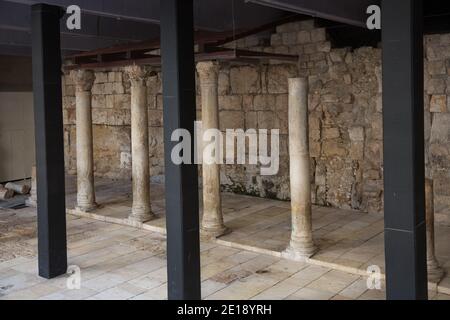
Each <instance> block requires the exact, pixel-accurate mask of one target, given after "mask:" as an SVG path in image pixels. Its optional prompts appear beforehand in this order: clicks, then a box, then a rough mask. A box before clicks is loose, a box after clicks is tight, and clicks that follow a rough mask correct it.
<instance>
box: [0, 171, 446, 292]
mask: <svg viewBox="0 0 450 320" xmlns="http://www.w3.org/2000/svg"><path fill="white" fill-rule="evenodd" d="M106 182H109V183H108V184H107V183H106ZM72 183H73V182H71V181H70V179H69V181H68V188H67V190H68V193H69V196H68V206H70V205H71V203H73V191H74V188H73V186H72ZM103 183H104V184H102V182H101V181H99V186H98V188H97V194H98V201H99V203H102V204H103V208H102V209H100V210H99V211H97V212H96V213H95V215H98V216H97V220H96V219H92V218H90V217H79V216H74V215H68V222H67V225H68V230H67V232H68V250H69V252H68V254H69V264H70V265H76V266H78V267H79V268H80V269H81V289H80V290H69V289H68V288H67V280H68V276H61V277H59V278H57V279H53V280H44V279H41V278H39V277H38V276H37V260H36V243H37V241H36V211H35V209H32V208H25V209H19V210H11V209H1V210H0V299H165V298H166V297H167V283H166V279H167V278H166V257H165V255H166V252H165V236H164V233H163V232H161V229H162V228H163V227H164V225H163V223H162V221H163V220H164V219H158V220H155V221H154V222H153V225H151V224H150V225H145V226H138V227H142V228H141V229H137V228H135V227H130V226H126V225H124V224H125V222H124V221H123V217H122V216H123V212H125V211H126V210H129V202H130V200H129V185H128V187H127V186H126V185H127V184H126V183H123V182H121V181H115V182H113V181H106V180H103ZM112 190H113V191H112ZM153 191H154V192H153V197H154V198H155V200H154V202H153V204H154V209H155V212H156V213H158V214H159V215H161V216H162V215H163V211H164V204H163V200H162V199H161V198H162V194H163V190H162V189H161V187H158V186H154V188H153ZM115 193H116V194H115ZM119 193H120V194H119ZM122 193H123V194H122ZM114 194H115V195H114ZM119 195H122V196H121V197H119ZM267 201H269V202H270V203H272V204H273V205H271V206H268V202H267ZM275 203H276V204H277V205H275ZM224 208H225V212H226V215H225V217H226V221H227V223H228V224H229V225H230V226H232V227H233V228H235V232H234V235H233V234H230V235H229V236H227V237H235V239H226V238H227V237H224V238H223V239H220V240H218V241H216V242H202V245H201V264H202V296H203V298H205V299H269V300H270V299H294V300H300V299H319V300H322V299H339V300H341V299H384V298H385V294H384V291H383V290H368V289H367V285H366V282H367V280H366V278H365V277H364V276H361V275H359V274H356V273H354V272H345V271H343V270H339V269H336V268H331V267H327V266H324V265H319V264H318V263H314V262H313V261H308V262H296V261H290V260H286V259H282V258H280V257H279V256H277V254H276V252H279V250H281V249H280V248H282V243H281V242H279V241H282V240H283V239H286V238H282V236H281V233H286V234H288V233H289V231H288V228H289V227H288V226H287V227H286V226H285V225H283V227H282V229H283V230H284V231H283V232H280V235H279V236H280V239H279V240H277V239H276V236H275V234H276V233H277V231H274V230H278V228H275V227H274V226H275V225H278V224H283V223H284V222H283V221H284V220H285V218H282V217H283V216H285V215H286V214H287V212H288V208H289V206H288V203H283V202H278V201H275V202H272V201H270V200H264V199H257V198H250V197H241V196H234V195H227V194H225V195H224ZM105 212H108V213H109V214H105ZM321 212H322V211H321V210H319V208H316V209H315V211H314V215H315V217H316V218H315V230H316V232H315V233H316V237H317V236H318V237H319V238H317V240H318V243H319V245H320V246H321V252H328V250H327V249H324V248H327V247H326V246H324V243H325V244H328V243H332V242H333V241H334V240H333V238H330V240H329V241H330V242H320V241H319V239H321V238H324V237H323V236H322V235H321V232H320V230H326V228H327V226H328V228H329V232H325V231H322V233H323V234H331V236H330V237H333V234H335V235H342V231H340V232H335V231H336V230H339V229H340V228H342V225H340V226H338V227H336V224H340V223H341V221H342V220H345V219H344V218H345V217H347V216H346V215H345V214H344V212H341V211H335V212H337V213H335V214H337V216H336V218H333V219H332V218H326V217H327V216H328V215H327V214H326V213H327V212H326V211H325V210H323V212H322V213H321ZM340 212H341V213H340ZM100 213H104V215H100ZM347 214H349V213H347ZM352 214H353V213H352ZM362 216H363V217H366V215H362ZM320 217H322V218H320ZM98 219H100V220H103V221H100V220H98ZM317 219H318V220H317ZM323 219H325V220H326V219H328V223H325V222H324V221H325V220H323ZM371 219H373V218H371ZM371 219H369V220H370V221H368V222H367V223H369V225H370V224H376V223H378V222H379V221H378V220H377V219H375V220H374V221H372V220H371ZM106 220H108V221H106ZM109 220H113V221H112V222H114V223H112V222H111V221H109ZM321 220H322V221H323V222H322V224H323V225H322V226H320V225H319V224H318V221H321ZM119 222H120V223H119ZM244 222H247V223H246V224H245V226H244ZM263 222H272V224H269V225H263ZM348 223H352V222H349V221H347V223H344V225H346V224H348ZM333 225H334V226H333ZM240 226H241V227H245V228H247V229H246V230H240V231H239V228H241V227H240ZM324 228H325V229H324ZM354 228H356V226H354ZM374 228H375V227H374ZM263 230H266V232H269V231H270V232H269V233H273V235H272V236H270V237H268V238H267V237H262V235H261V233H264V232H263ZM267 230H268V231H267ZM348 233H349V232H348ZM251 236H256V237H257V239H263V238H264V239H265V240H264V241H263V242H262V243H264V245H257V246H256V245H255V244H254V243H248V242H247V240H244V239H247V238H251ZM377 236H379V235H378V234H374V235H373V236H372V237H370V239H374V237H375V238H376V237H377ZM237 239H241V240H242V241H241V242H239V241H238V240H237ZM370 239H369V240H366V241H365V242H367V241H370ZM447 240H448V238H447ZM233 241H234V242H233ZM447 242H448V241H447ZM230 243H236V244H235V245H231V244H230ZM344 243H346V242H344ZM233 246H236V247H233ZM239 246H250V247H252V248H253V247H254V248H253V249H252V248H250V247H249V248H250V249H251V250H246V249H244V248H239ZM333 246H334V245H333V244H331V247H333ZM374 246H375V245H374ZM377 246H378V245H376V246H375V247H377ZM348 247H350V249H351V248H352V246H350V245H349V244H347V248H348ZM369 247H370V246H369ZM255 248H256V249H255ZM258 248H259V249H258ZM441 249H442V247H441V248H440V249H439V250H441ZM277 250H278V251H277ZM258 251H261V252H258ZM344 251H345V250H344ZM322 254H324V253H322ZM355 255H356V254H355ZM356 256H358V255H356ZM353 260H355V259H353ZM355 261H357V260H355ZM447 264H448V263H447ZM447 267H448V265H447ZM430 289H431V290H430V298H431V299H446V300H447V299H450V296H448V295H445V294H443V293H437V292H436V288H430Z"/></svg>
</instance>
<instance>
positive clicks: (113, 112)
mask: <svg viewBox="0 0 450 320" xmlns="http://www.w3.org/2000/svg"><path fill="white" fill-rule="evenodd" d="M106 110H107V117H108V118H107V121H106V124H109V125H111V126H129V125H131V113H130V110H127V109H106Z"/></svg>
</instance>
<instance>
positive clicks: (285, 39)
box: [281, 32, 297, 46]
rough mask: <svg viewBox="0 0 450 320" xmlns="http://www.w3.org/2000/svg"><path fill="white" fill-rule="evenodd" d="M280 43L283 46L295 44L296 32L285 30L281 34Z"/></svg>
mask: <svg viewBox="0 0 450 320" xmlns="http://www.w3.org/2000/svg"><path fill="white" fill-rule="evenodd" d="M281 37H282V43H283V45H285V46H293V45H295V44H297V32H287V33H283V34H282V35H281Z"/></svg>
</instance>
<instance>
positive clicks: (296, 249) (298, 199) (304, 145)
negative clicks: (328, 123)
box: [284, 78, 316, 260]
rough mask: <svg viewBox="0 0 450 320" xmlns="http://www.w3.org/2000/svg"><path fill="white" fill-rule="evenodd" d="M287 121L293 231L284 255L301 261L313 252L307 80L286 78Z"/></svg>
mask: <svg viewBox="0 0 450 320" xmlns="http://www.w3.org/2000/svg"><path fill="white" fill-rule="evenodd" d="M288 119H289V157H290V185H291V211H292V213H291V215H292V231H291V241H290V244H289V246H288V248H287V249H286V251H285V252H284V255H285V256H286V257H288V258H291V259H298V260H302V259H305V258H309V257H311V256H312V255H313V254H314V253H315V252H316V247H315V245H314V242H313V237H312V217H311V182H310V173H309V170H310V167H309V166H310V156H309V132H308V80H307V79H305V78H293V79H289V115H288Z"/></svg>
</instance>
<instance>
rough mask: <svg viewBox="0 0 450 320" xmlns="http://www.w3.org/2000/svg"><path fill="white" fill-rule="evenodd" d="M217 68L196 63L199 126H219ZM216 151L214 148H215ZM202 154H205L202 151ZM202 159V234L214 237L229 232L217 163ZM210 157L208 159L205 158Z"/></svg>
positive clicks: (210, 64) (212, 64) (215, 127)
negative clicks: (199, 108)
mask: <svg viewBox="0 0 450 320" xmlns="http://www.w3.org/2000/svg"><path fill="white" fill-rule="evenodd" d="M219 70H220V65H219V63H217V62H212V61H207V62H199V63H198V64H197V72H198V75H199V79H200V88H201V99H202V125H203V130H205V131H206V130H208V129H217V130H220V128H219V96H218V85H219ZM216 152H217V151H216ZM203 156H205V155H203ZM208 158H211V159H203V163H202V172H203V176H202V178H203V217H202V230H201V231H202V236H205V237H206V238H217V237H220V236H222V235H224V234H226V233H228V232H229V229H228V228H227V227H226V226H225V224H224V222H223V215H222V200H221V195H220V165H219V164H218V163H216V161H215V160H216V159H214V155H208ZM208 160H211V161H208Z"/></svg>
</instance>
